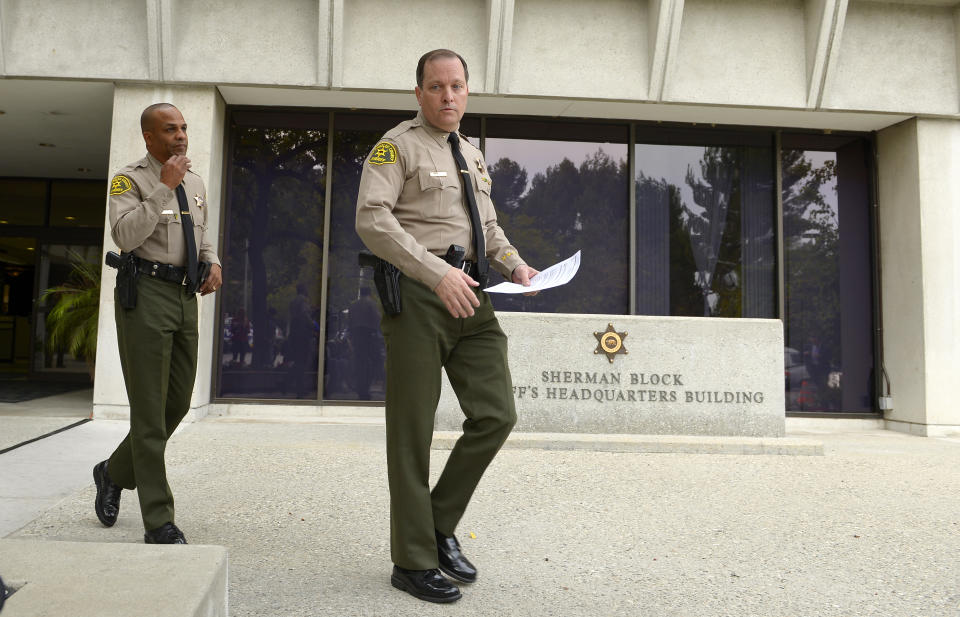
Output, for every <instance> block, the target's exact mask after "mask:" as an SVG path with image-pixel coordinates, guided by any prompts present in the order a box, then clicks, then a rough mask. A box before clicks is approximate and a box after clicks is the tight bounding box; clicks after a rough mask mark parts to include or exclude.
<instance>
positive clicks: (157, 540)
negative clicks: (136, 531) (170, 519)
mask: <svg viewBox="0 0 960 617" xmlns="http://www.w3.org/2000/svg"><path fill="white" fill-rule="evenodd" d="M143 541H144V542H146V543H147V544H186V543H187V539H186V538H184V537H183V532H182V531H180V530H179V529H177V526H176V525H174V524H173V523H164V524H163V525H161V526H159V527H157V528H156V529H151V530H149V531H147V533H145V534H143Z"/></svg>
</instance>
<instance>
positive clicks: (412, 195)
mask: <svg viewBox="0 0 960 617" xmlns="http://www.w3.org/2000/svg"><path fill="white" fill-rule="evenodd" d="M467 77H468V73H467V63H466V62H465V61H464V60H463V58H462V57H460V56H459V55H458V54H457V53H455V52H453V51H450V50H446V49H439V50H434V51H431V52H428V53H427V54H424V56H423V57H422V58H420V62H419V64H418V66H417V87H416V89H415V93H416V96H417V102H418V103H419V104H420V113H418V114H417V117H416V118H414V119H413V120H409V121H406V122H403V123H401V124H400V125H398V126H397V127H395V128H394V129H392V130H391V131H389V132H388V133H386V134H385V135H384V136H383V139H382V140H381V141H380V142H379V143H378V144H377V145H376V146H375V147H374V149H373V150H372V151H371V153H370V155H369V156H368V157H367V160H366V162H365V163H364V166H363V175H362V177H361V180H360V191H359V197H358V201H357V218H356V229H357V233H358V234H359V235H360V237H361V238H362V239H363V242H364V243H365V244H366V245H367V247H368V248H369V249H370V250H371V251H372V252H373V253H374V254H376V255H377V256H378V257H380V258H381V259H384V260H386V261H388V262H390V263H392V264H394V265H395V266H397V267H398V268H399V269H400V270H401V271H402V273H403V275H404V276H402V277H401V279H400V296H401V302H402V310H401V312H400V314H399V315H395V316H390V315H384V317H383V318H382V320H381V323H380V326H381V330H382V332H383V337H384V342H385V344H386V351H387V358H386V364H387V366H386V370H387V391H386V429H387V470H388V479H389V485H390V540H391V557H392V559H393V563H394V568H393V574H392V576H391V582H392V584H393V586H394V587H396V588H398V589H401V590H404V591H406V592H408V593H410V594H411V595H413V596H415V597H417V598H420V599H422V600H427V601H430V602H453V601H455V600H457V599H458V598H460V595H461V594H460V590H459V589H458V588H457V586H456V585H454V584H453V583H451V582H450V581H449V580H447V579H446V578H444V576H443V575H442V574H441V571H442V572H443V573H444V574H446V575H447V576H449V577H451V578H453V579H455V580H457V581H460V582H464V583H471V582H473V581H475V580H476V578H477V571H476V569H475V568H474V567H473V565H472V564H471V563H470V562H469V561H468V560H467V558H466V557H464V555H463V553H462V551H461V547H460V543H459V542H458V541H457V538H456V537H455V536H454V531H455V529H456V527H457V523H458V522H459V521H460V518H461V516H462V515H463V512H464V510H465V509H466V507H467V503H468V502H469V500H470V496H471V495H472V494H473V491H474V489H475V488H476V486H477V484H478V483H479V481H480V478H481V476H482V475H483V472H484V470H485V469H486V468H487V465H489V464H490V462H491V461H492V460H493V457H494V456H495V455H496V453H497V451H498V450H499V449H500V446H501V445H502V444H503V442H504V441H505V440H506V438H507V435H508V434H509V433H510V429H511V428H512V427H513V425H514V423H515V422H516V418H517V416H516V411H515V409H514V402H513V392H512V384H511V381H510V371H509V368H508V366H507V339H506V337H505V336H504V334H503V331H502V330H501V329H500V325H499V323H498V322H497V318H496V316H495V315H494V311H493V306H492V305H491V303H490V298H489V296H488V295H487V294H486V293H485V292H483V291H482V290H481V289H480V288H479V283H478V281H477V279H478V278H484V277H483V274H484V272H483V270H484V269H485V266H486V264H485V262H486V261H487V260H489V263H490V264H491V265H492V266H493V267H494V268H496V269H497V270H498V271H499V272H500V273H501V274H503V275H504V276H505V277H507V278H508V279H512V280H513V282H515V283H521V284H523V285H529V284H530V277H532V276H533V275H535V274H537V271H536V270H534V269H533V268H531V267H529V266H528V265H526V264H525V263H524V262H523V260H522V259H521V258H520V256H519V255H518V254H517V250H516V249H515V248H514V247H513V246H511V245H510V243H509V242H508V241H507V238H506V236H505V235H504V233H503V230H502V229H501V228H500V226H499V225H498V224H497V215H496V211H495V210H494V206H493V203H492V202H491V201H490V186H491V185H490V175H489V174H488V173H487V167H486V163H485V162H484V159H483V154H482V153H481V152H480V150H478V149H477V148H475V147H473V146H472V145H471V144H470V142H468V141H467V140H466V139H465V138H464V137H463V136H462V135H459V134H458V133H457V129H458V128H459V126H460V119H461V118H462V117H463V113H464V111H466V108H467V94H468V91H467ZM457 157H461V161H462V163H458V162H457ZM464 167H466V169H464ZM467 191H470V193H467ZM471 201H473V202H474V204H471V203H470V202H471ZM471 206H473V207H474V208H475V214H472V213H471ZM471 218H474V220H476V221H477V224H478V227H479V229H478V230H477V234H478V236H479V237H477V236H475V235H474V227H475V226H474V224H473V223H472V222H471ZM475 238H476V239H477V240H479V244H480V246H483V247H484V249H483V250H481V251H479V252H478V251H477V250H476V246H477V244H478V243H477V242H476V241H475ZM451 244H456V245H460V246H462V247H464V248H466V258H467V260H468V261H467V262H466V265H464V266H463V267H462V268H460V267H455V265H456V264H453V265H451V264H450V263H448V262H447V261H445V260H444V256H445V255H446V253H447V249H448V247H449V246H450V245H451ZM478 253H479V254H478ZM442 368H445V369H446V372H447V376H448V377H449V379H450V383H451V385H452V386H453V389H454V391H455V392H456V394H457V397H458V399H459V400H460V405H461V407H462V409H463V413H464V414H465V415H466V417H467V420H466V421H465V422H464V425H463V428H464V432H463V436H461V437H460V439H459V440H458V441H457V444H456V446H455V447H454V448H453V451H452V452H451V453H450V458H449V459H448V460H447V464H446V467H445V468H444V470H443V473H442V475H441V476H440V479H439V480H438V482H437V484H436V486H435V487H434V488H433V490H432V491H431V490H430V487H429V483H428V474H429V462H430V442H431V439H432V437H433V423H434V415H435V414H436V409H437V402H438V400H439V396H440V384H441V381H440V380H441V369H442Z"/></svg>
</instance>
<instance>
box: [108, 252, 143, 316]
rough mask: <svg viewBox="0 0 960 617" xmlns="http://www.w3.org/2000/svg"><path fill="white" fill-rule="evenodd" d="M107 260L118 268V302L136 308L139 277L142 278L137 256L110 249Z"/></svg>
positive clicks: (125, 306)
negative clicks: (118, 252)
mask: <svg viewBox="0 0 960 617" xmlns="http://www.w3.org/2000/svg"><path fill="white" fill-rule="evenodd" d="M106 262H107V265H108V266H110V267H111V268H116V269H117V302H118V303H119V304H120V306H122V307H123V308H125V309H132V308H136V306H137V279H138V278H140V269H139V268H138V267H137V257H136V256H135V255H134V254H133V253H123V254H121V255H118V254H117V253H115V252H113V251H108V252H107V259H106Z"/></svg>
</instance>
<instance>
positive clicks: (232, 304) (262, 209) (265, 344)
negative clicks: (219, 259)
mask: <svg viewBox="0 0 960 617" xmlns="http://www.w3.org/2000/svg"><path fill="white" fill-rule="evenodd" d="M235 130H236V135H235V142H234V143H235V146H234V156H233V164H234V174H233V186H232V190H231V204H230V218H231V220H230V229H229V234H230V240H229V246H228V250H227V259H228V261H227V263H226V264H225V268H224V273H225V274H226V275H227V276H228V277H229V279H230V281H229V282H230V284H229V285H225V286H224V292H226V295H225V297H224V298H223V302H224V306H225V307H226V308H225V311H227V312H230V311H236V310H237V309H238V308H242V307H244V305H245V304H246V303H247V302H249V305H250V310H249V313H250V316H251V323H252V325H253V332H254V340H253V361H252V365H253V366H254V367H261V368H262V367H267V366H270V365H271V364H272V363H273V360H274V358H273V353H272V350H273V348H274V345H273V340H274V335H275V333H274V332H272V331H270V328H269V327H268V323H269V322H270V319H269V318H268V317H269V312H268V307H272V308H274V309H275V310H276V312H277V313H279V314H280V315H285V314H286V313H287V308H288V306H289V304H290V302H291V301H292V300H293V298H294V297H295V295H296V293H295V288H296V283H297V282H298V281H300V282H304V283H306V285H307V289H308V290H310V294H311V298H310V299H311V301H312V302H313V303H314V304H319V294H318V291H319V287H320V285H319V282H320V262H321V255H322V241H323V216H322V204H323V194H324V176H325V172H326V170H325V161H324V158H325V155H326V134H325V133H324V132H323V131H315V130H289V129H270V128H237V129H235ZM245 249H246V250H245ZM245 253H246V256H247V258H248V261H249V268H247V266H246V264H245V263H244V254H245ZM268 276H269V280H268ZM244 291H246V292H247V297H246V298H244V297H243V293H244Z"/></svg>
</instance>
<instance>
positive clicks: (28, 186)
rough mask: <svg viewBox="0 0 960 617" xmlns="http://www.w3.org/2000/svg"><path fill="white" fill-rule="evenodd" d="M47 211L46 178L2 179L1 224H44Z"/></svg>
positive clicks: (0, 197) (0, 194)
mask: <svg viewBox="0 0 960 617" xmlns="http://www.w3.org/2000/svg"><path fill="white" fill-rule="evenodd" d="M102 186H103V185H102V184H101V187H102ZM105 190H106V189H104V191H105ZM104 198H106V192H104ZM104 203H106V201H104ZM46 211H47V181H46V180H18V179H0V225H43V224H44V222H45V221H44V218H45V215H46ZM101 224H103V222H102V221H101Z"/></svg>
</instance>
